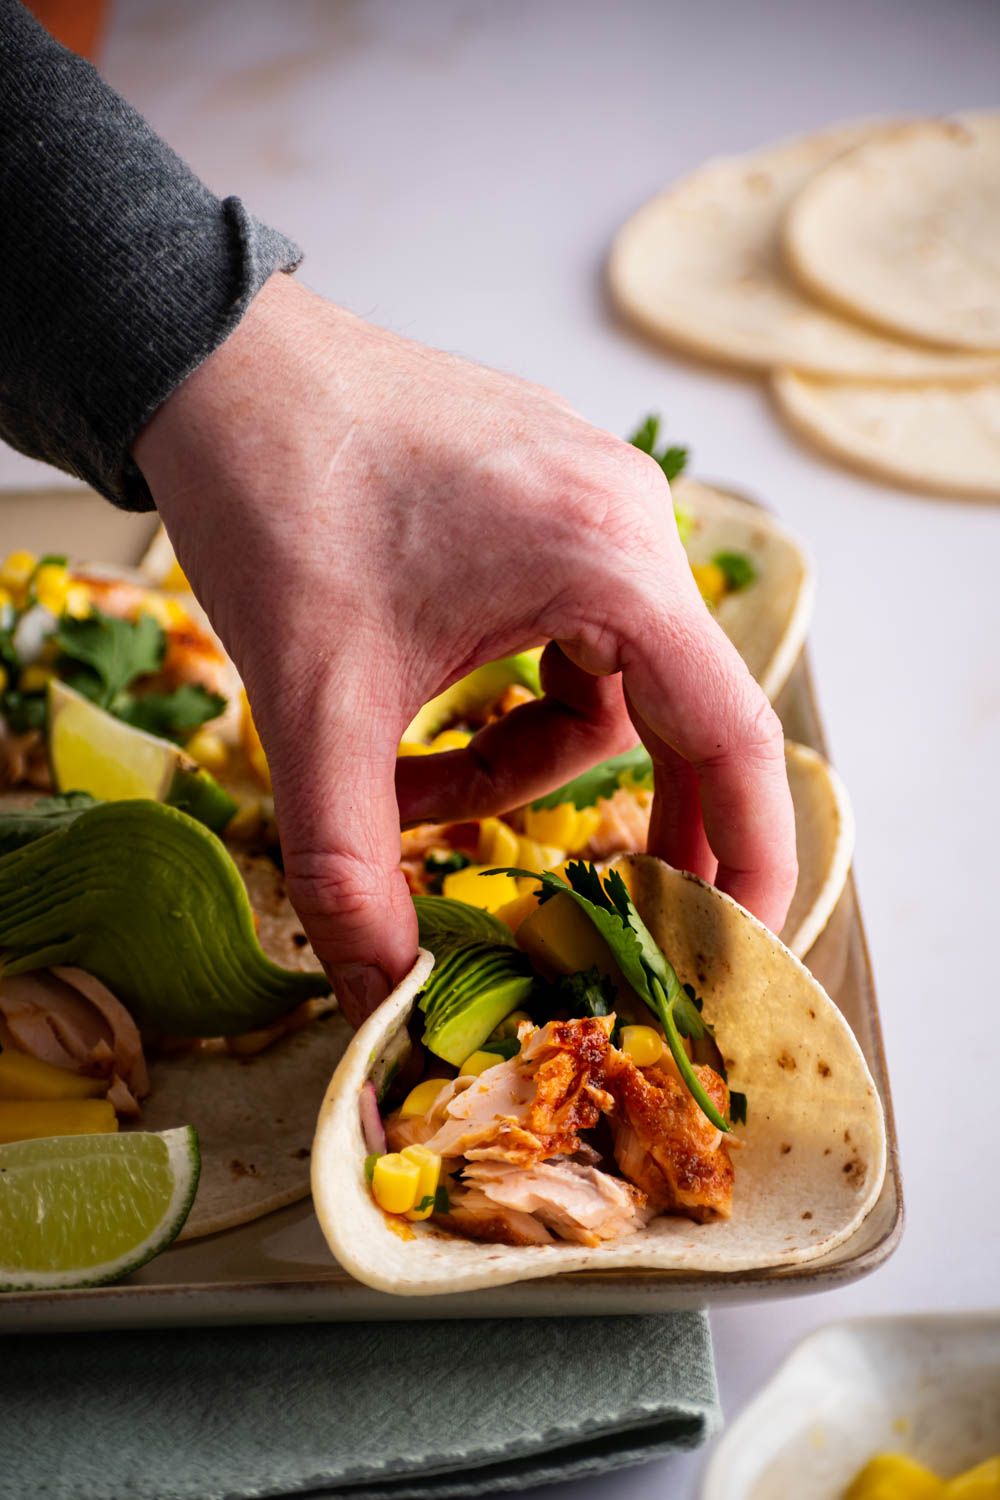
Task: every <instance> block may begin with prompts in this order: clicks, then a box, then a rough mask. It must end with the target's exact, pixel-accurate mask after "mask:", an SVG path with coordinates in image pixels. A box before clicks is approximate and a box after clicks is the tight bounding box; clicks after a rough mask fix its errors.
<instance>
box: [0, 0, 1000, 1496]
mask: <svg viewBox="0 0 1000 1500" xmlns="http://www.w3.org/2000/svg"><path fill="white" fill-rule="evenodd" d="M103 67H104V71H105V73H106V74H107V76H108V77H109V78H110V80H111V81H112V82H113V83H114V84H115V85H116V86H117V87H118V88H120V89H121V91H122V92H123V93H125V94H126V95H127V96H128V97H129V98H130V99H131V100H132V102H133V103H134V104H136V105H137V106H138V108H139V109H141V110H142V111H144V112H145V113H146V114H147V116H148V117H149V118H150V120H151V121H152V123H153V124H154V125H155V126H156V127H157V128H158V129H159V130H160V131H161V132H162V134H163V135H164V136H165V137H166V138H167V140H168V141H170V143H171V144H172V145H173V146H174V147H175V148H176V149H177V150H178V151H179V152H180V153H181V154H182V155H183V156H185V157H186V158H187V159H188V160H189V161H191V162H192V163H193V165H194V166H195V167H196V168H197V169H198V170H199V171H200V172H201V174H202V175H203V176H204V177H205V178H206V179H207V181H208V182H209V183H210V184H211V186H212V187H213V188H215V189H216V190H218V191H219V192H220V193H226V194H228V193H236V194H239V195H240V196H242V197H243V198H244V199H245V200H246V201H247V203H248V204H250V205H251V207H252V208H253V209H254V210H255V211H256V212H257V213H258V214H259V215H260V216H262V217H263V218H265V219H268V220H269V221H270V222H271V223H273V224H275V225H278V226H280V227H281V228H282V229H284V230H285V231H287V232H288V233H290V234H292V235H293V236H296V237H297V238H298V239H299V241H300V242H301V243H302V245H303V246H305V248H306V250H307V261H306V265H305V268H304V271H303V272H302V275H303V277H304V278H305V279H306V280H307V281H308V282H309V283H310V284H311V285H313V286H314V287H316V288H318V289H319V290H321V291H323V292H325V293H326V294H328V295H329V296H330V297H333V298H335V299H338V300H341V301H343V302H344V303H346V304H347V305H348V306H349V307H351V308H352V309H353V310H355V311H356V312H359V313H361V314H363V315H365V316H367V317H370V318H372V319H374V320H375V321H377V322H379V323H383V324H386V325H387V326H389V327H392V328H394V329H397V330H399V331H401V332H404V333H406V334H408V335H410V336H411V337H414V338H418V339H423V340H425V341H427V342H430V343H432V344H435V345H439V346H442V347H445V348H448V349H452V350H455V351H458V352H460V353H463V354H467V355H470V356H472V357H474V358H476V359H479V360H482V361H484V362H487V363H490V364H495V365H499V366H502V367H505V368H507V369H510V370H514V371H517V372H519V373H521V374H523V375H526V376H530V377H531V378H532V379H534V380H538V381H542V382H544V383H546V384H548V385H550V386H553V387H555V388H557V389H559V390H561V391H563V392H564V393H565V394H566V395H567V397H569V399H570V400H572V401H573V402H574V404H575V405H576V406H577V407H578V408H579V409H580V410H582V411H583V412H584V413H586V415H587V416H588V417H590V418H591V419H592V420H593V421H595V422H597V423H599V424H601V425H603V426H605V427H608V428H611V429H613V430H615V431H617V432H624V431H625V430H626V429H628V428H629V427H630V425H631V424H633V423H634V422H635V420H636V419H637V418H638V417H640V416H642V415H643V414H644V413H645V412H646V411H648V410H651V409H654V410H660V411H663V412H665V413H667V414H668V415H669V419H670V428H671V433H672V434H673V435H676V437H677V438H679V439H682V440H684V441H687V442H689V443H690V445H691V446H692V448H693V450H694V469H695V472H696V473H698V474H700V475H702V476H705V477H709V476H711V477H715V478H718V479H724V480H729V481H731V482H732V483H734V484H736V485H739V486H742V487H744V488H746V489H749V490H752V491H756V493H757V494H758V495H759V496H761V497H762V498H764V499H766V500H767V501H768V502H769V503H770V504H771V505H772V506H774V507H775V508H776V509H777V510H778V511H779V512H780V513H781V514H782V515H783V516H784V517H785V518H786V520H787V521H788V522H789V523H790V524H791V525H792V526H793V527H794V528H795V529H796V530H797V531H798V532H799V533H800V534H801V535H802V536H803V537H805V538H806V539H807V540H808V542H809V544H810V546H811V548H812V549H813V551H814V553H815V555H816V556H817V558H818V560H819V565H820V591H819V600H818V605H817V610H816V617H815V622H814V625H813V630H812V642H811V645H812V651H813V657H814V662H815V666H816V670H817V676H818V681H819V688H820V698H821V704H822V707H823V710H824V712H825V717H826V721H827V725H828V728H829V731H830V736H831V742H832V745H833V748H834V754H835V756H836V759H837V763H838V765H839V767H840V770H841V772H842V774H843V775H844V777H845V779H846V781H847V784H848V786H849V787H850V789H851V791H852V793H853V797H854V802H855V806H856V810H857V821H858V847H857V872H858V877H859V881H860V888H861V896H862V901H863V905H864V910H865V914H866V918H867V922H868V930H869V936H870V939H871V945H872V952H873V958H874V963H875V970H876V979H877V982H878V985H879V990H880V998H881V1006H882V1014H883V1020H884V1024H885V1031H886V1042H887V1047H888V1056H889V1065H890V1070H891V1074H892V1078H893V1084H894V1092H895V1101H896V1109H897V1114H898V1120H899V1130H900V1137H901V1143H902V1152H903V1174H904V1187H905V1191H906V1195H907V1206H908V1228H907V1232H906V1235H905V1237H904V1240H903V1244H902V1247H901V1249H900V1250H899V1251H898V1253H897V1254H896V1256H895V1258H894V1259H893V1260H891V1261H890V1262H889V1264H888V1265H887V1266H886V1267H884V1268H883V1269H882V1270H881V1271H880V1272H879V1273H877V1274H876V1275H875V1276H873V1277H871V1278H870V1279H868V1280H867V1281H864V1282H861V1283H859V1284H857V1285H855V1286H853V1287H850V1288H848V1289H846V1290H844V1291H841V1292H837V1293H832V1294H828V1295H826V1296H823V1297H812V1298H807V1299H802V1300H794V1301H789V1302H787V1303H782V1304H774V1303H768V1304H766V1305H764V1306H761V1307H759V1308H754V1307H747V1308H741V1309H735V1310H728V1311H724V1312H720V1313H718V1314H716V1315H714V1316H713V1320H712V1321H713V1328H714V1334H715V1345H716V1355H717V1363H718V1370H719V1380H720V1385H721V1389H722V1398H723V1403H724V1407H725V1411H726V1414H727V1415H728V1416H729V1417H732V1416H733V1415H735V1413H736V1412H738V1411H739V1409H740V1408H741V1407H742V1406H743V1404H744V1403H745V1402H746V1401H747V1400H748V1399H749V1398H750V1396H751V1395H752V1394H753V1393H754V1392H755V1391H756V1390H757V1389H758V1387H759V1386H760V1385H761V1383H762V1382H763V1380H764V1379H765V1378H766V1377H767V1376H768V1375H769V1374H770V1372H771V1371H772V1370H773V1369H774V1367H775V1365H776V1363H777V1362H778V1361H779V1360H780V1359H781V1358H782V1356H783V1355H784V1354H785V1353H786V1351H787V1350H788V1349H789V1348H790V1347H791V1345H792V1344H793V1343H794V1342H796V1341H797V1340H798V1339H799V1338H800V1337H801V1336H802V1335H803V1334H804V1333H806V1332H807V1331H808V1330H809V1329H811V1328H814V1327H815V1326H817V1325H818V1324H820V1323H823V1322H826V1321H828V1320H831V1319H836V1318H844V1317H850V1316H852V1315H855V1314H864V1313H875V1312H877V1313H881V1312H885V1311H890V1310H905V1309H929V1308H975V1307H979V1306H983V1305H986V1304H988V1303H990V1302H996V1301H997V1300H998V1298H997V1287H998V1266H1000V1254H998V1249H997V1238H998V1236H1000V1202H998V1198H1000V1190H998V1169H997V1155H998V1153H997V1146H996V1132H997V1116H998V1110H1000V1105H998V1087H997V1074H998V1064H1000V1048H998V1042H997V1031H998V1028H997V1024H996V1021H995V1019H994V1017H995V1016H996V1014H997V1012H998V1008H1000V981H998V977H997V966H996V959H997V943H998V936H1000V932H998V926H1000V924H998V919H997V907H998V895H1000V880H998V868H997V857H998V844H1000V838H998V836H1000V799H998V796H997V790H996V776H997V772H998V770H1000V672H998V667H997V656H998V651H1000V508H996V507H994V508H991V507H989V506H987V505H976V504H973V503H962V502H957V501H949V500H947V499H940V500H932V499H923V498H917V497H912V496H907V495H905V494H903V493H898V492H894V491H891V490H888V489H884V488H882V487H880V486H879V485H876V484H873V483H868V482H866V481H864V480H861V479H858V478H855V477H853V476H852V475H850V474H849V473H847V472H846V471H841V470H838V469H835V468H832V467H829V466H828V465H826V464H825V463H824V462H822V461H820V460H819V459H818V458H816V457H814V456H813V455H812V454H811V453H810V452H808V451H807V450H805V449H803V448H801V447H800V446H798V445H797V443H796V442H795V441H794V440H793V439H792V438H791V437H790V436H788V435H787V434H786V433H785V432H784V431H783V430H782V428H781V427H780V426H779V424H778V422H777V420H776V419H775V417H774V416H773V415H772V413H771V411H770V409H769V406H768V401H767V397H766V394H765V391H764V389H763V388H762V387H761V386H760V385H758V384H756V383H755V382H753V381H745V380H742V379H739V378H735V377H728V376H726V375H724V374H720V373H718V372H713V371H710V370H708V369H706V368H702V367H698V366H696V365H694V364H686V363H683V362H681V361H679V360H675V359H673V358H671V357H669V356H668V355H666V354H661V353H659V352H657V351H655V350H653V349H652V348H650V347H648V346H645V345H643V344H642V343H640V342H639V341H638V340H636V339H634V338H632V337H631V336H630V335H629V334H628V332H626V331H625V330H624V329H623V328H622V327H620V326H619V325H618V324H617V323H616V321H615V320H614V318H613V317H612V316H611V315H610V313H609V311H608V308H607V305H606V301H605V298H604V294H603V287H602V263H603V259H604V255H605V252H606V249H607V246H608V242H609V240H610V237H611V235H612V234H613V232H614V230H615V228H616V227H617V225H618V224H619V223H620V222H621V220H622V219H623V218H624V217H625V216H626V215H627V214H628V213H629V212H630V211H631V210H632V209H633V208H635V207H636V206H637V205H638V204H639V203H640V202H641V201H642V200H643V199H644V198H645V197H646V196H648V195H649V194H650V193H651V192H653V191H654V190H655V189H657V188H658V187H660V186H661V185H662V184H664V183H666V182H668V181H670V180H671V179H672V178H673V177H675V176H676V175H678V174H680V173H682V172H684V171H686V170H688V169H690V168H692V167H694V166H695V165H697V164H698V162H700V161H701V160H703V159H704V158H705V157H707V156H710V155H712V154H715V153H721V152H732V151H740V150H744V149H749V148H751V147H753V146H754V145H757V144H763V143H765V142H767V141H770V140H773V139H776V138H778V137H780V136H783V135H787V134H792V133H795V132H799V131H807V130H810V129H813V128H815V127H818V126H822V125H825V124H827V123H828V122H831V121H834V120H837V119H843V118H847V117H852V116H859V115H867V114H879V113H882V114H886V113H893V112H902V111H946V110H954V109H959V108H968V107H980V108H982V107H986V106H989V105H993V106H996V105H997V104H998V103H1000V99H998V95H1000V7H998V6H996V5H994V4H991V3H989V0H981V3H980V0H948V3H941V0H881V3H879V4H872V3H871V0H836V3H835V4H831V3H818V0H812V3H808V0H803V3H799V4H795V3H793V0H784V3H782V0H756V3H754V4H739V3H731V4H728V5H727V4H724V3H709V0H702V3H700V4H699V3H691V0H684V3H680V0H667V3H660V4H657V3H656V0H645V3H644V0H625V3H623V0H617V3H611V0H605V3H598V0H577V3H573V0H534V3H531V0H504V3H501V0H493V3H487V0H284V3H282V4H280V5H279V4H276V3H270V4H269V3H265V0H241V3H237V0H214V3H204V0H118V3H117V5H116V6H115V12H114V20H113V25H112V29H111V32H110V35H109V38H108V41H107V45H106V48H105V52H104V56H103ZM50 477H51V471H49V470H46V469H43V468H42V467H41V466H39V465H33V464H30V463H29V462H28V461H26V460H23V459H21V458H19V457H18V456H16V455H14V454H12V453H10V452H9V451H7V450H0V484H13V483H29V484H30V483H39V484H41V483H45V482H47V481H48V480H49V479H50ZM703 1462H704V1455H703V1454H700V1455H694V1456H691V1457H689V1458H679V1459H676V1460H672V1461H668V1462H663V1463H660V1464H657V1465H654V1466H652V1467H651V1468H648V1469H643V1470H636V1471H632V1472H626V1473H622V1474H619V1475H615V1476H611V1477H607V1478H604V1479H600V1480H592V1481H588V1482H586V1483H582V1484H579V1485H576V1486H574V1487H573V1492H574V1493H575V1494H578V1495H579V1496H581V1497H584V1496H585V1497H587V1500H626V1497H638V1496H649V1495H662V1496H676V1497H688V1496H694V1495H695V1494H696V1493H697V1487H698V1482H699V1475H700V1471H701V1468H702V1465H703ZM559 1493H560V1494H562V1495H567V1494H569V1493H570V1489H569V1488H568V1487H561V1488H560V1490H559Z"/></svg>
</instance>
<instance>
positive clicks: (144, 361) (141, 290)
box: [0, 0, 302, 510]
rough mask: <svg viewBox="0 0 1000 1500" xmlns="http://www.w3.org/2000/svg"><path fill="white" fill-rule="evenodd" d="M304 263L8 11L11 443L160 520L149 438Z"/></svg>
mask: <svg viewBox="0 0 1000 1500" xmlns="http://www.w3.org/2000/svg"><path fill="white" fill-rule="evenodd" d="M301 258H302V253H301V251H300V250H299V249H298V248H297V246H295V245H294V244H293V243H292V242H291V241H290V240H287V239H286V238H285V237H284V235H281V234H278V233H277V232H276V231H275V230H273V229H268V228H267V227H266V226H265V225H263V224H261V223H259V222H258V221H257V220H256V219H254V218H253V217H252V216H251V215H250V214H249V213H248V212H247V210H246V209H245V208H244V206H243V204H242V203H241V202H240V201H239V199H238V198H226V199H225V200H224V201H222V200H220V199H218V198H216V197H215V196H214V195H213V194H212V193H210V192H209V191H208V189H207V188H206V187H205V185H204V184H203V183H202V182H200V181H199V179H198V178H197V177H196V176H195V175H194V173H193V172H192V171H191V170H190V168H189V167H187V166H186V165H185V164H184V162H182V161H181V160H180V158H179V157H178V156H176V155H175V154H174V152H173V151H171V150H170V148H169V147H168V146H167V145H165V144H164V142H163V141H161V140H160V139H159V137H158V136H157V135H155V134H154V133H153V131H152V130H151V129H150V128H149V126H148V125H147V124H146V122H145V121H144V120H143V119H142V118H141V116H140V115H138V114H136V112H135V110H133V109H132V108H131V107H130V106H129V105H128V104H126V103H125V101H124V100H123V99H121V98H120V97H119V96H118V95H117V94H116V93H115V92H114V90H113V89H111V88H109V87H108V85H107V84H106V83H104V81H103V80H102V79H101V77H100V76H99V74H98V73H97V72H96V71H95V70H94V69H93V68H92V67H91V66H90V64H89V63H86V62H84V61H82V59H80V58H78V57H76V56H75V55H74V54H73V53H71V52H67V51H66V50H65V49H64V48H63V47H60V46H59V44H58V43H57V42H55V41H53V40H52V39H51V37H50V36H49V35H48V33H47V32H45V31H44V30H43V29H42V27H41V26H39V25H38V23H37V22H36V21H34V20H33V19H32V17H31V16H29V15H28V13H27V12H26V11H25V10H24V9H23V8H22V7H21V5H20V4H19V3H18V0H0V437H3V438H4V439H5V440H6V441H7V442H8V443H10V444H11V445H12V446H13V447H15V448H18V449H20V451H21V452H22V453H27V454H29V455H30V456H31V457H33V458H41V459H45V460H47V462H49V463H52V464H56V465H58V467H59V468H61V469H65V470H67V471H68V472H69V473H70V474H76V475H79V477H80V478H82V479H85V480H86V481H87V483H88V484H91V485H93V487H94V488H95V489H96V490H100V492H101V493H102V494H104V495H106V496H107V497H108V499H109V500H113V501H114V502H115V504H116V505H120V506H122V507H124V508H125V509H127V510H151V509H152V507H153V501H152V498H151V496H150V493H149V490H148V488H147V487H146V484H145V481H144V480H143V477H142V475H141V474H140V472H139V470H138V468H137V466H136V464H135V462H134V461H133V459H132V457H131V454H130V448H131V444H132V441H133V439H134V438H135V436H136V434H137V433H138V432H139V431H140V429H141V428H142V426H143V424H144V423H145V422H146V421H147V419H148V418H149V417H150V416H152V414H153V412H154V411H155V410H156V408H157V407H158V406H159V405H160V403H161V402H162V401H163V400H164V399H165V398H166V397H167V396H168V395H169V394H170V392H171V391H172V390H173V389H174V388H175V387H176V386H177V385H179V384H180V382H181V381H182V380H183V379H184V377H185V376H186V375H188V374H190V372H191V371H192V370H193V369H195V368H196V367H197V366H198V365H199V364H200V363H201V361H202V360H203V359H205V357H206V356H207V355H208V354H210V353H211V352H212V350H213V349H215V348H217V347H218V346H219V344H221V343H222V342H223V340H224V339H225V338H226V337H227V336H228V335H229V334H230V333H231V332H232V330H233V329H234V328H235V327H236V325H237V324H238V323H239V321H240V319H241V318H242V316H243V314H244V313H245V312H246V309H247V307H248V306H249V305H250V302H251V300H252V299H253V297H254V296H255V295H256V293H257V292H258V291H259V290H260V288H261V287H262V286H263V284H264V282H265V281H266V280H267V278H268V276H270V275H271V274H272V272H274V271H278V270H281V271H291V270H293V269H294V268H295V267H296V266H297V265H298V263H299V261H300V260H301Z"/></svg>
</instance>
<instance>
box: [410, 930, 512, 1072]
mask: <svg viewBox="0 0 1000 1500" xmlns="http://www.w3.org/2000/svg"><path fill="white" fill-rule="evenodd" d="M533 984H534V975H533V972H532V969H531V965H530V964H529V963H528V961H527V959H526V958H525V956H524V954H522V953H519V952H518V951H517V949H516V948H510V947H507V946H506V945H497V944H492V943H471V944H469V945H468V946H467V947H463V948H456V949H455V950H453V951H452V952H450V953H448V954H446V955H445V957H444V958H443V959H442V960H441V961H440V962H439V964H438V966H437V967H436V968H435V969H433V970H432V972H431V976H430V979H429V980H428V981H427V984H426V985H425V987H424V992H423V994H422V995H421V996H420V1000H419V1005H420V1008H421V1009H422V1010H423V1012H424V1015H425V1018H426V1025H425V1028H424V1035H423V1042H424V1046H425V1047H427V1049H428V1050H429V1051H430V1052H433V1053H434V1055H435V1056H436V1057H441V1058H443V1059H444V1061H445V1062H449V1063H452V1064H453V1065H454V1066H455V1067H456V1068H457V1067H459V1066H460V1065H461V1064H462V1063H463V1062H464V1061H465V1059H466V1058H467V1057H469V1056H470V1055H471V1054H472V1053H473V1052H475V1051H476V1049H477V1047H479V1046H481V1044H482V1043H483V1042H485V1041H486V1040H487V1038H488V1037H489V1036H490V1034H491V1033H492V1032H493V1031H494V1030H495V1028H496V1027H497V1026H499V1024H500V1022H501V1021H503V1020H504V1019H505V1018H506V1017H507V1016H509V1015H510V1013H511V1011H514V1010H518V1009H519V1008H520V1006H521V1005H523V1003H524V1001H525V1000H526V999H527V998H528V996H529V994H530V993H531V989H532V986H533Z"/></svg>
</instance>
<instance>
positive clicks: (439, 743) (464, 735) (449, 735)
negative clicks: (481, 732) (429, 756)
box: [430, 729, 472, 751]
mask: <svg viewBox="0 0 1000 1500" xmlns="http://www.w3.org/2000/svg"><path fill="white" fill-rule="evenodd" d="M471 739H472V735H471V734H470V733H469V731H468V730H467V729H442V731H441V733H440V734H436V735H435V736H434V738H433V739H432V740H431V746H430V747H431V749H432V750H435V751H436V750H464V749H465V747H466V745H467V744H468V743H469V741H470V740H471Z"/></svg>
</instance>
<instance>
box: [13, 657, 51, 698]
mask: <svg viewBox="0 0 1000 1500" xmlns="http://www.w3.org/2000/svg"><path fill="white" fill-rule="evenodd" d="M54 676H55V673H54V672H53V670H52V668H51V667H47V666H45V664H44V662H40V661H36V662H32V664H31V666H30V667H25V669H24V671H23V672H22V673H21V675H20V677H19V678H18V681H17V685H18V687H19V688H20V689H21V692H22V693H40V692H42V691H43V690H44V689H45V688H46V687H47V686H48V684H49V681H50V679H51V678H53V677H54Z"/></svg>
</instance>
